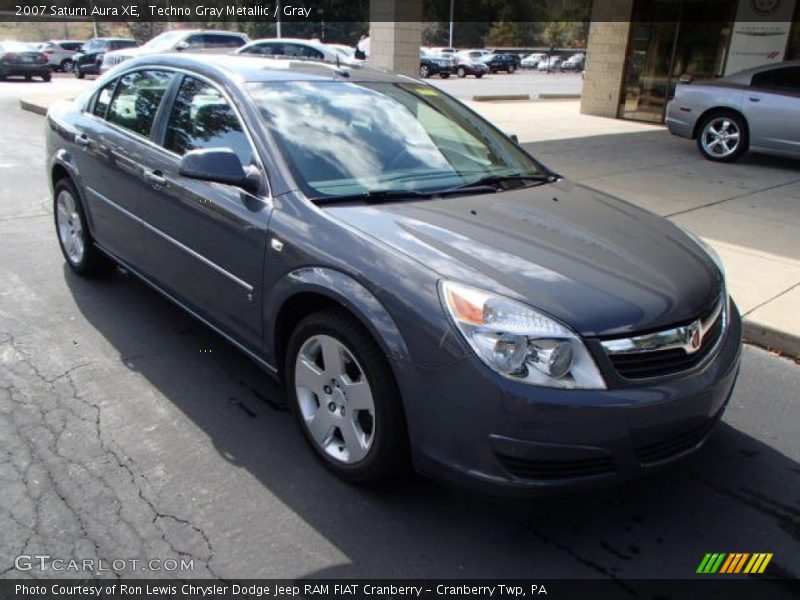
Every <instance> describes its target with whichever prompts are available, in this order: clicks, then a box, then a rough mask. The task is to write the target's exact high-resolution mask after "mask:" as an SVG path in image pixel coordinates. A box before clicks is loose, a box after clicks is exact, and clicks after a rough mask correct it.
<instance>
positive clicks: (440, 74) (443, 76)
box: [439, 71, 450, 79]
mask: <svg viewBox="0 0 800 600" xmlns="http://www.w3.org/2000/svg"><path fill="white" fill-rule="evenodd" d="M439 77H441V78H442V79H447V78H448V77H450V73H445V72H444V71H443V72H441V73H439Z"/></svg>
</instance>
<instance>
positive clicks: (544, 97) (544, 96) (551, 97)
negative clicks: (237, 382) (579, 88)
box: [538, 93, 581, 100]
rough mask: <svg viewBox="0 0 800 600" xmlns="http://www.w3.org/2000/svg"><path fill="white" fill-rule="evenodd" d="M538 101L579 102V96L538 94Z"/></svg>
mask: <svg viewBox="0 0 800 600" xmlns="http://www.w3.org/2000/svg"><path fill="white" fill-rule="evenodd" d="M538 98H539V100H580V99H581V95H580V94H547V93H545V94H539V96H538Z"/></svg>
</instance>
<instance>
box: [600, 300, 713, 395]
mask: <svg viewBox="0 0 800 600" xmlns="http://www.w3.org/2000/svg"><path fill="white" fill-rule="evenodd" d="M727 303H728V297H727V294H725V293H723V294H722V295H721V296H720V298H719V299H718V300H717V302H715V303H714V304H713V305H712V307H711V308H710V309H709V310H708V311H706V312H705V313H704V314H703V315H701V316H700V317H699V318H697V319H696V320H695V321H692V322H691V323H689V324H688V325H682V326H680V327H674V328H672V329H667V330H664V331H659V332H656V333H649V334H644V335H639V336H635V337H629V338H619V339H613V340H607V341H603V342H601V344H602V346H603V348H604V350H605V351H606V354H607V355H608V357H609V358H610V359H611V362H612V364H613V365H614V367H615V368H616V370H617V372H618V373H619V374H620V375H621V376H622V377H624V378H626V379H648V378H651V377H663V376H665V375H674V374H676V373H681V372H683V371H688V370H689V369H692V368H693V367H695V366H697V365H699V364H700V363H701V362H703V361H704V360H705V359H706V358H707V357H708V356H709V355H711V354H712V353H713V352H714V351H715V350H716V348H717V346H718V345H719V341H720V340H721V339H722V337H723V334H724V332H725V327H726V325H727V314H728V311H727Z"/></svg>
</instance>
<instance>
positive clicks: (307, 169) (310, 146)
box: [248, 81, 547, 198]
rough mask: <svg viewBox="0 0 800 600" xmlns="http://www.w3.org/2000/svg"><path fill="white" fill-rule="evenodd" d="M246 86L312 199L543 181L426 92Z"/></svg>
mask: <svg viewBox="0 0 800 600" xmlns="http://www.w3.org/2000/svg"><path fill="white" fill-rule="evenodd" d="M248 89H249V92H250V95H251V97H252V99H253V101H254V102H255V104H256V106H257V107H258V109H259V111H260V114H261V115H262V117H263V119H264V121H265V123H266V125H267V126H268V127H269V128H270V130H271V131H272V133H273V135H274V137H275V139H276V141H277V142H278V146H279V148H280V149H281V150H282V151H283V153H284V155H285V156H286V158H287V160H288V162H289V164H290V166H291V168H292V171H293V173H294V174H295V176H296V178H297V180H298V182H299V183H300V185H301V186H302V187H303V188H304V191H305V193H306V194H307V195H309V196H311V197H314V198H323V197H336V196H352V195H358V194H364V193H368V192H371V191H379V190H380V191H384V190H387V189H390V190H396V191H401V192H405V191H419V192H435V191H436V190H443V189H447V188H451V187H457V186H464V185H471V184H473V183H477V182H478V181H480V180H482V179H485V178H487V177H515V176H521V175H524V176H525V177H529V178H536V179H539V178H541V177H543V176H546V175H547V171H546V170H545V169H544V168H543V167H541V166H540V165H538V164H537V163H536V162H535V161H534V160H533V159H532V158H531V157H530V156H528V155H527V154H526V153H525V152H524V151H523V150H522V149H521V148H520V147H519V146H517V145H516V144H515V143H514V142H512V141H511V140H510V139H509V138H508V137H507V136H506V135H504V134H503V133H501V132H500V131H498V130H497V129H495V128H494V127H493V126H492V125H490V124H489V123H487V122H486V121H484V120H483V119H480V118H479V117H476V116H475V115H474V114H473V113H471V112H470V111H469V110H468V109H467V108H466V107H464V106H462V105H461V104H459V103H458V102H456V101H455V100H452V99H451V98H449V97H447V96H445V95H444V94H442V93H440V92H439V91H438V90H436V89H434V88H431V87H429V86H425V85H421V84H406V83H350V82H344V81H326V82H304V81H291V82H288V81H287V82H270V83H251V84H250V85H249V87H248Z"/></svg>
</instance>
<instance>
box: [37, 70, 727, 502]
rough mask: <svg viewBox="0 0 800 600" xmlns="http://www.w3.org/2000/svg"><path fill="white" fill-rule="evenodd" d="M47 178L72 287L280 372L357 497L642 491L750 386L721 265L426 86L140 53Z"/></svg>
mask: <svg viewBox="0 0 800 600" xmlns="http://www.w3.org/2000/svg"><path fill="white" fill-rule="evenodd" d="M47 169H48V172H47V177H48V178H49V180H50V182H51V184H52V188H53V192H54V200H53V201H54V212H55V226H56V231H57V235H58V240H59V243H60V245H61V249H62V251H63V253H64V256H65V258H66V261H67V262H68V264H69V266H70V267H71V268H72V270H73V271H74V272H76V273H77V274H79V275H84V276H89V275H98V274H102V273H106V272H109V271H110V270H111V269H113V267H114V265H115V264H120V265H123V266H124V267H125V268H126V269H127V270H129V271H130V272H131V273H134V274H136V275H137V276H138V277H140V278H141V279H142V280H143V281H144V282H146V283H148V284H149V285H151V286H153V287H154V288H156V289H157V290H158V291H160V292H161V293H162V294H164V295H165V296H166V297H167V298H169V299H170V300H172V301H173V302H175V303H177V304H179V305H180V306H182V307H183V308H184V309H186V310H187V311H189V312H190V313H192V314H193V315H194V316H196V317H197V318H199V319H201V320H202V321H203V322H205V323H206V324H207V325H208V326H210V327H211V328H213V329H214V330H216V331H217V332H219V333H220V334H221V335H222V336H224V337H225V338H227V339H228V340H229V341H230V342H232V343H233V344H235V345H236V346H238V347H239V348H241V349H242V350H243V351H244V352H246V353H247V354H248V355H249V356H250V357H252V358H253V359H255V360H256V361H257V362H258V363H259V364H261V365H262V366H263V367H264V368H265V369H266V370H268V371H269V372H271V373H274V374H275V375H277V376H279V377H280V378H281V379H282V380H283V382H284V384H285V387H286V395H287V401H288V403H289V404H290V405H291V407H292V409H293V410H294V413H295V415H296V417H297V422H298V424H299V426H300V429H301V431H302V432H303V434H304V435H305V437H306V439H307V441H308V443H309V446H310V448H311V449H312V450H313V451H314V453H315V454H316V455H317V456H318V458H319V459H320V460H321V461H322V463H323V464H324V465H326V466H327V467H328V468H330V469H331V470H332V471H334V472H335V473H336V474H337V475H339V476H340V477H343V478H345V479H347V480H351V481H361V482H371V481H375V480H378V479H381V478H386V477H391V476H395V475H397V474H399V473H401V472H402V471H403V470H404V469H406V468H408V467H413V468H414V469H416V470H417V471H418V472H421V473H424V474H427V475H430V476H434V477H436V478H438V479H443V480H449V481H452V482H457V483H460V484H465V485H469V486H473V487H475V488H477V489H481V490H486V491H494V492H505V493H520V494H528V493H541V492H543V491H550V490H563V489H580V488H583V487H588V486H593V485H597V484H608V483H613V482H618V481H622V480H625V479H628V478H631V477H634V476H637V475H641V474H643V473H647V472H650V471H652V470H654V469H656V468H658V467H660V466H662V465H666V464H669V463H671V462H673V461H675V460H677V459H678V458H680V457H683V456H686V455H687V454H689V453H691V452H693V451H694V450H696V449H697V448H699V447H700V446H701V445H702V444H703V443H704V441H705V440H706V439H707V437H708V436H709V434H710V432H711V430H712V428H713V426H714V425H715V423H717V421H718V420H719V419H720V416H721V415H722V412H723V411H724V409H725V406H726V404H727V402H728V399H729V397H730V395H731V391H732V389H733V386H734V382H735V379H736V376H737V373H738V369H739V358H740V352H741V344H742V340H741V336H742V330H741V321H740V317H739V313H738V311H737V308H736V305H735V304H734V302H733V300H731V299H730V298H729V296H728V294H727V291H726V287H725V280H724V275H723V272H722V268H721V265H720V264H719V260H718V258H717V257H716V255H715V254H714V253H713V251H712V250H710V248H708V247H706V246H705V245H704V244H703V243H702V242H701V241H700V240H698V239H697V238H694V237H693V236H691V235H690V234H687V233H686V232H685V231H683V230H682V229H680V228H678V227H677V226H675V225H674V224H672V223H671V222H669V221H667V220H665V219H662V218H660V217H658V216H655V215H653V214H651V213H649V212H647V211H644V210H642V209H640V208H637V207H635V206H633V205H631V204H629V203H627V202H624V201H622V200H619V199H616V198H613V197H610V196H607V195H605V194H602V193H600V192H597V191H595V190H592V189H589V188H586V187H583V186H580V185H576V184H574V183H572V182H570V181H568V180H566V179H564V178H562V177H560V176H559V175H557V174H555V173H553V172H552V171H550V170H549V169H547V168H546V167H544V166H543V165H541V164H540V163H539V162H537V161H536V160H535V159H534V158H533V157H531V156H530V155H529V154H527V152H525V151H524V150H523V149H522V148H521V147H520V146H519V145H518V144H516V143H515V142H514V141H513V140H512V139H510V138H509V137H508V136H507V135H505V134H503V133H501V132H500V131H498V130H497V129H496V128H494V127H493V126H492V125H490V124H489V123H487V122H486V121H485V120H483V119H482V118H481V117H479V116H478V115H476V114H475V113H473V112H472V111H470V110H469V109H468V108H467V107H465V106H464V105H462V104H460V103H459V102H457V101H456V100H454V99H452V98H450V97H449V96H447V95H446V94H444V93H442V92H441V91H439V90H437V89H436V88H433V87H430V86H428V85H426V84H424V83H422V82H419V81H416V80H413V79H409V78H405V77H400V76H395V75H391V74H388V73H384V72H380V71H375V70H371V69H368V68H359V67H345V66H341V67H337V66H336V65H330V64H323V63H314V62H290V61H286V60H277V59H263V58H249V57H235V56H225V57H222V56H213V57H210V56H202V57H198V56H192V55H189V54H182V55H179V56H178V55H163V56H147V57H141V58H136V59H133V60H131V61H129V62H126V63H125V64H124V65H122V66H121V67H120V68H118V69H116V70H113V71H111V72H109V73H107V74H106V75H105V76H104V77H102V78H100V79H99V80H98V81H97V82H96V85H95V86H94V87H93V89H92V90H90V91H89V92H88V93H86V94H85V95H84V96H82V97H81V98H79V99H77V100H76V101H75V102H74V103H72V104H69V105H63V106H59V107H56V108H53V109H51V111H50V113H49V115H48V127H47ZM97 293H98V294H102V293H103V292H102V288H98V290H97Z"/></svg>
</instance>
